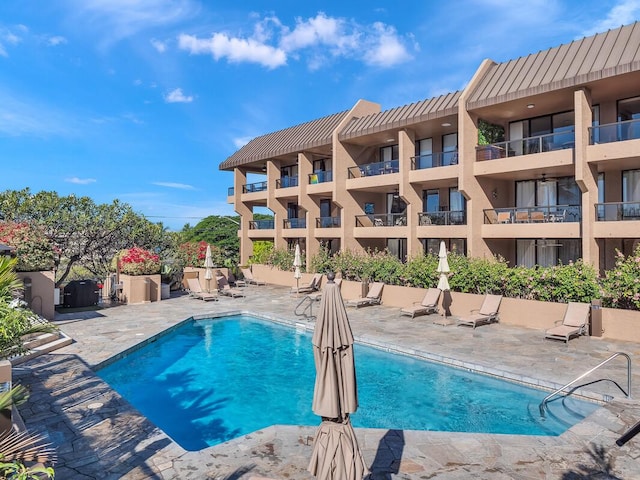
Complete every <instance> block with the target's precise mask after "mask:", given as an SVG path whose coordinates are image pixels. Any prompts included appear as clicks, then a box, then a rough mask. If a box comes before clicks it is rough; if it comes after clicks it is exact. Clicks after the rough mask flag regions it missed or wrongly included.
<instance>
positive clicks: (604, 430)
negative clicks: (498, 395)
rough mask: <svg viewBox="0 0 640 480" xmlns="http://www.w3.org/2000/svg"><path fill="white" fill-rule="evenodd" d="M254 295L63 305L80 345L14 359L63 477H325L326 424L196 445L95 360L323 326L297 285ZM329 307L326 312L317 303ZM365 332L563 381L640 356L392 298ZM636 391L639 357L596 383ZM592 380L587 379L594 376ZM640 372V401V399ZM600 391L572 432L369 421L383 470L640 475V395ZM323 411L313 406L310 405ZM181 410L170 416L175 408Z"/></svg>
mask: <svg viewBox="0 0 640 480" xmlns="http://www.w3.org/2000/svg"><path fill="white" fill-rule="evenodd" d="M244 290H245V291H246V297H244V298H227V297H222V298H220V300H219V301H218V302H203V301H200V300H194V299H191V298H189V297H188V296H186V295H182V296H177V295H176V296H172V298H171V299H170V300H164V301H162V302H158V303H151V304H145V305H131V306H124V305H122V306H114V307H110V308H105V309H102V310H98V311H91V312H82V313H74V314H58V315H57V317H56V323H57V324H58V325H59V326H60V328H61V329H62V330H63V331H64V332H65V333H66V334H67V335H69V336H70V337H72V338H73V339H74V343H72V344H71V345H69V346H67V347H64V348H62V349H60V350H57V351H55V352H53V353H49V354H46V355H42V356H40V357H38V358H36V359H33V360H30V361H28V362H26V363H24V364H22V365H19V366H18V367H16V368H14V379H15V380H16V381H20V382H22V383H24V384H26V385H28V386H29V387H30V388H31V392H32V394H31V398H30V400H29V402H28V403H27V404H25V405H23V406H21V407H20V412H21V414H22V416H23V418H24V421H25V423H26V425H27V427H28V428H29V429H30V430H33V431H38V432H41V433H43V434H45V435H46V436H48V438H49V439H50V440H51V442H52V443H53V444H54V445H55V446H56V448H57V451H58V456H59V459H58V464H57V465H56V478H57V479H79V480H82V479H100V480H103V479H117V478H126V479H146V478H154V479H225V480H235V479H252V478H253V479H254V480H257V479H261V478H269V479H301V480H304V479H311V478H313V477H311V476H310V475H309V474H308V473H307V472H306V466H307V463H308V461H309V458H310V456H311V449H312V443H313V435H314V432H315V428H314V427H287V426H273V427H270V428H267V429H265V430H262V431H258V432H254V433H252V434H250V435H246V436H244V437H241V438H238V439H236V440H233V441H231V442H228V443H226V444H222V445H219V446H216V447H211V448H207V449H204V450H201V451H198V452H187V451H185V450H183V449H182V448H181V447H180V446H178V445H177V444H175V443H174V442H173V441H172V440H171V439H170V438H169V437H168V436H166V435H165V434H164V433H163V432H162V431H161V430H159V429H158V428H157V427H155V426H154V425H153V424H152V423H151V422H150V421H148V420H147V419H146V418H144V417H143V416H141V415H140V414H139V413H138V412H137V411H136V410H135V409H134V408H133V407H131V406H130V405H129V404H128V403H127V401H125V400H124V399H123V398H121V397H120V396H119V395H118V394H117V393H116V392H114V391H113V390H111V389H110V388H109V386H108V385H107V384H105V383H104V382H103V381H102V380H101V379H100V378H98V377H97V376H96V375H95V374H94V371H93V369H95V368H96V367H97V366H99V365H100V364H101V363H102V362H104V361H107V360H108V359H110V358H111V357H113V356H114V355H117V354H119V353H122V352H123V351H125V350H127V349H128V348H131V347H134V346H135V345H137V344H139V343H140V342H144V341H149V340H151V339H153V338H154V336H155V335H157V334H158V333H160V332H162V331H163V330H166V329H167V328H169V327H171V326H174V325H176V324H178V323H180V322H181V321H183V320H185V319H187V318H189V317H192V316H200V317H206V316H209V315H220V314H226V313H244V312H246V313H253V314H259V315H261V316H265V317H267V318H271V319H277V320H278V321H281V322H285V323H288V324H291V325H297V326H298V327H299V328H301V327H303V328H307V329H312V328H313V322H312V321H311V320H305V319H304V318H300V317H296V316H295V315H294V314H293V310H294V307H295V305H296V304H297V303H298V302H299V301H300V300H301V297H296V295H295V294H294V295H292V294H291V293H290V289H289V288H288V287H287V288H284V287H277V286H260V287H257V286H252V287H246V288H245V289H244ZM316 308H317V307H316ZM349 318H350V320H351V324H352V328H353V331H354V335H355V337H356V339H357V340H358V341H360V342H362V343H367V344H371V345H375V346H378V347H381V348H384V349H388V350H392V351H399V352H403V353H407V354H412V355H417V356H420V357H424V358H428V359H433V360H438V361H442V362H445V363H450V364H453V365H455V366H458V367H461V368H471V369H476V370H481V371H485V372H487V373H495V374H500V375H503V376H507V377H510V378H512V379H514V380H520V381H525V382H528V383H534V384H538V385H542V386H545V387H549V388H557V387H559V386H561V385H563V384H565V383H567V382H569V381H571V380H572V379H573V378H575V377H577V376H578V375H580V374H581V373H583V372H585V371H586V370H588V369H590V368H592V367H594V366H595V365H597V364H598V363H599V362H601V361H603V360H604V359H606V358H607V357H609V356H610V355H611V354H613V353H615V352H625V353H627V354H629V355H631V357H632V359H633V362H634V363H635V358H636V357H637V354H638V353H639V350H640V345H638V344H635V343H624V342H610V341H607V340H603V339H598V338H589V337H581V338H578V339H576V340H572V341H571V342H569V343H568V344H564V343H561V342H554V341H544V340H543V339H542V337H543V335H542V333H543V332H542V331H538V330H530V329H522V328H515V327H510V326H506V325H501V324H497V325H487V326H482V327H478V328H477V329H475V330H474V329H471V328H466V327H456V326H439V325H435V324H434V323H433V322H434V320H437V319H438V318H437V316H434V315H431V316H424V317H417V318H415V319H411V318H409V317H400V316H399V309H397V308H388V307H385V306H379V307H366V308H361V309H358V310H356V309H349ZM603 377H609V378H612V379H614V380H615V381H617V382H618V383H619V384H620V385H622V386H623V387H626V379H627V373H626V363H625V361H624V359H623V358H620V359H616V360H615V361H613V362H611V363H610V364H608V365H607V366H606V367H604V368H603V369H601V370H598V375H597V377H596V376H594V377H593V378H591V377H590V378H589V379H591V380H595V379H596V378H603ZM589 379H586V380H589ZM639 381H640V375H639V374H638V373H636V372H635V371H634V372H633V388H632V398H638V395H639V394H640V383H639ZM581 393H583V394H585V395H588V396H592V397H594V398H599V399H602V398H608V397H612V396H613V397H615V398H614V400H613V401H611V402H610V403H608V404H606V405H605V406H603V407H602V408H599V409H598V410H597V411H596V412H594V413H593V414H592V415H591V416H589V417H588V418H587V419H586V420H585V421H583V422H581V423H580V424H578V425H576V426H574V427H573V428H571V429H570V430H569V431H567V432H566V433H564V434H563V435H561V436H559V437H531V436H515V435H488V434H466V433H450V432H423V431H399V430H376V429H356V433H357V435H358V440H359V443H360V447H361V449H362V450H363V454H364V456H365V460H366V461H367V464H368V465H369V466H370V468H371V471H372V476H371V478H372V479H375V480H378V479H411V480H413V479H416V480H417V479H427V478H428V479H434V478H437V479H457V478H460V479H464V478H471V477H473V478H476V479H544V478H549V479H552V478H557V479H590V478H611V479H615V478H618V479H623V478H624V479H631V478H640V462H639V461H638V460H639V456H640V436H638V437H636V438H635V439H633V440H631V441H630V442H628V443H627V444H626V445H625V446H624V447H618V446H617V445H616V444H615V440H616V439H617V438H618V437H619V436H620V435H621V434H622V433H623V432H625V431H626V430H627V429H628V428H629V427H630V426H632V425H634V424H635V423H636V422H637V421H638V420H640V402H636V401H635V400H632V399H625V398H623V397H624V396H623V395H622V394H621V393H620V391H619V390H618V389H616V388H614V387H613V385H612V384H611V383H598V384H594V385H590V386H589V387H586V389H584V390H581ZM309 408H311V406H309ZM169 413H170V412H169Z"/></svg>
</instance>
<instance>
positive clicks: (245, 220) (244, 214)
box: [233, 168, 253, 265]
mask: <svg viewBox="0 0 640 480" xmlns="http://www.w3.org/2000/svg"><path fill="white" fill-rule="evenodd" d="M246 184H247V174H246V172H244V171H243V170H241V169H239V168H235V169H234V170H233V205H234V210H235V211H236V213H237V214H238V215H240V264H241V265H246V264H247V263H248V262H249V258H250V257H251V255H253V241H252V240H251V239H250V238H249V222H250V221H251V220H253V211H252V209H251V208H250V207H248V206H247V205H245V204H244V203H243V202H242V200H241V198H242V187H243V186H244V185H246Z"/></svg>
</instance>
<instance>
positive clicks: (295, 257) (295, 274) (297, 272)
mask: <svg viewBox="0 0 640 480" xmlns="http://www.w3.org/2000/svg"><path fill="white" fill-rule="evenodd" d="M293 266H294V268H295V271H294V272H293V278H295V279H296V294H297V293H298V290H299V288H300V278H302V272H301V271H300V267H301V266H302V258H301V256H300V244H299V243H296V251H295V253H294V254H293Z"/></svg>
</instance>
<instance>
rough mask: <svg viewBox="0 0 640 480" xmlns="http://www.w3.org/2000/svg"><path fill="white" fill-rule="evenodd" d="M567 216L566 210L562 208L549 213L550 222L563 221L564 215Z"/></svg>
mask: <svg viewBox="0 0 640 480" xmlns="http://www.w3.org/2000/svg"><path fill="white" fill-rule="evenodd" d="M566 216H567V211H566V210H562V212H555V213H552V214H551V215H549V221H550V222H564V219H565V217H566Z"/></svg>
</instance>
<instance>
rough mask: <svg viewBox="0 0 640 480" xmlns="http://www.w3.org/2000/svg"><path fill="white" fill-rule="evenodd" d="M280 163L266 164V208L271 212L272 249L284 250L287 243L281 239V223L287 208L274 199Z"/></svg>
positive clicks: (269, 162)
mask: <svg viewBox="0 0 640 480" xmlns="http://www.w3.org/2000/svg"><path fill="white" fill-rule="evenodd" d="M280 166H281V165H280V162H275V161H273V160H269V161H268V162H267V189H268V194H267V208H268V209H269V210H271V211H272V212H273V230H274V234H273V247H274V248H286V247H287V242H286V240H285V239H284V238H283V237H282V230H283V228H284V225H283V221H284V219H285V218H287V208H286V205H283V204H282V202H281V201H280V200H279V199H277V198H276V197H275V191H276V180H278V179H280Z"/></svg>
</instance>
